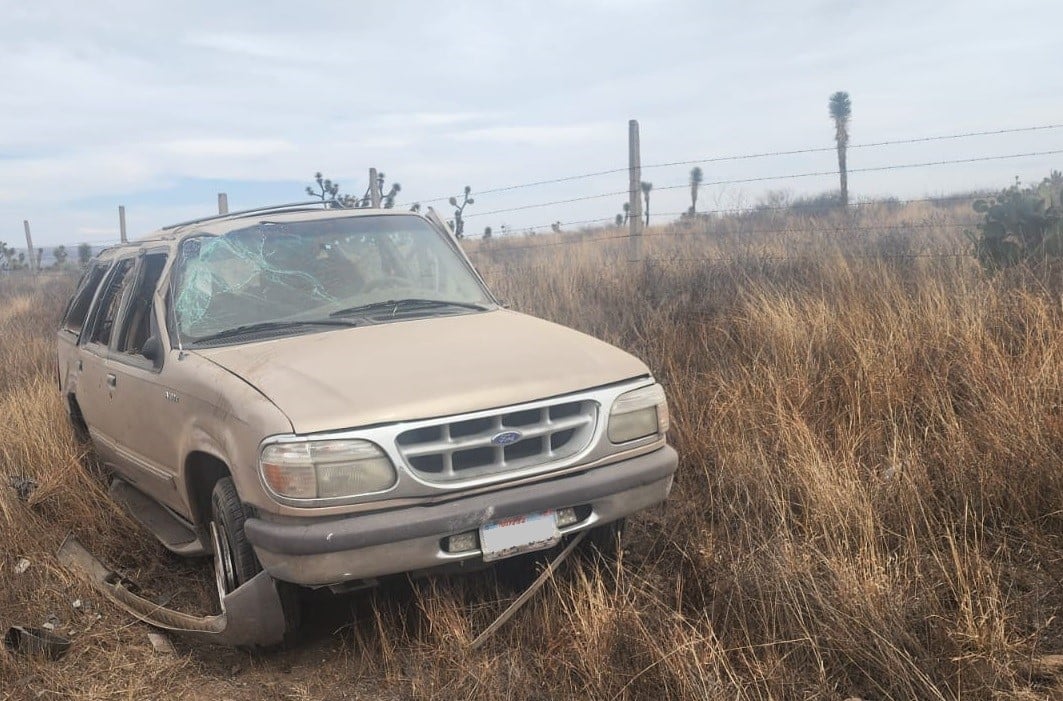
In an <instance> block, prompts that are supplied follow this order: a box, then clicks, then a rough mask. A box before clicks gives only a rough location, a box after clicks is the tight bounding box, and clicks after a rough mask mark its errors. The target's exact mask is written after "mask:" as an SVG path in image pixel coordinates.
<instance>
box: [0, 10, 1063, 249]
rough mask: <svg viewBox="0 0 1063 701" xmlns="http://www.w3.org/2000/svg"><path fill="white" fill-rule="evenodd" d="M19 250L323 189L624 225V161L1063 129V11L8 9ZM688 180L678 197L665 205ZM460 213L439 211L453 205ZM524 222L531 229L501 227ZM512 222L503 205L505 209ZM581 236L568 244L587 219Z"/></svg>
mask: <svg viewBox="0 0 1063 701" xmlns="http://www.w3.org/2000/svg"><path fill="white" fill-rule="evenodd" d="M0 17H3V18H4V21H3V22H2V23H0V240H3V241H6V242H8V243H9V244H16V245H19V246H21V245H22V244H23V242H24V237H23V224H22V222H23V220H24V219H26V220H29V221H30V223H31V226H32V230H33V235H34V242H35V243H36V244H37V245H39V246H55V245H58V244H67V245H71V244H76V243H78V242H82V241H85V242H90V243H105V242H111V241H114V240H116V239H117V236H118V233H117V232H118V213H117V208H118V205H120V204H122V205H125V207H126V210H127V220H128V225H129V231H130V235H131V237H136V236H139V235H143V234H146V233H149V232H150V231H152V230H154V229H156V228H158V227H160V226H164V225H167V224H170V223H174V222H176V221H181V220H185V219H189V218H192V217H197V216H205V215H209V214H211V213H213V212H214V211H216V207H217V193H218V192H226V193H228V197H229V203H230V208H231V209H233V210H238V209H245V208H250V207H256V206H261V205H267V204H275V203H280V202H293V201H300V200H304V199H306V195H305V192H304V188H305V187H306V185H308V184H310V182H311V181H312V179H313V175H314V173H315V172H316V171H321V172H323V173H324V174H325V175H326V176H328V177H330V178H332V179H334V180H336V181H338V182H339V183H340V184H341V187H342V189H343V190H344V191H346V192H352V193H357V194H361V193H362V192H363V191H364V190H365V187H366V184H367V179H368V175H367V172H368V168H369V167H377V168H379V169H380V170H382V171H384V172H385V173H386V175H387V177H388V181H389V182H391V181H398V182H400V183H401V185H402V192H401V194H400V196H399V202H400V203H402V204H406V205H408V203H410V202H413V201H420V202H427V201H430V200H434V199H436V198H441V197H446V196H448V195H451V194H457V193H458V192H460V191H461V189H462V188H463V187H464V186H465V185H469V186H471V187H472V190H473V196H474V198H475V200H476V201H475V204H473V205H471V206H469V207H468V208H467V209H466V212H465V214H466V217H467V227H466V228H467V233H478V232H481V231H482V230H483V227H485V226H491V227H492V228H493V230H494V231H495V232H496V233H497V232H499V231H500V230H501V228H502V226H503V225H505V226H506V228H507V229H508V230H510V231H519V230H522V229H525V228H527V227H532V226H547V227H548V226H549V224H550V223H551V222H555V221H560V222H562V223H565V224H567V223H568V222H579V221H583V220H589V219H596V218H603V219H604V218H612V217H613V216H614V215H615V214H616V213H618V212H620V211H621V207H622V204H623V202H624V201H625V196H624V195H622V194H616V195H607V196H605V197H598V198H593V199H584V200H580V201H577V202H570V203H566V204H554V205H549V206H530V205H539V204H541V203H546V202H556V201H558V200H567V199H575V198H580V197H586V196H591V195H598V194H604V193H620V192H623V191H624V190H626V188H627V174H626V173H625V172H620V173H612V174H608V175H601V176H597V177H591V178H581V179H576V180H569V181H565V182H561V183H556V184H553V185H548V186H535V187H527V188H519V189H515V190H510V191H507V192H503V193H493V194H492V193H485V194H483V195H480V196H477V194H476V193H477V192H482V191H486V190H491V189H495V188H500V187H505V186H509V185H515V184H522V183H528V182H534V181H539V180H547V179H554V178H563V177H567V176H571V175H579V174H584V173H589V172H597V171H601V170H609V169H615V168H624V167H625V166H626V165H627V124H628V120H629V119H638V120H639V122H640V126H641V142H642V154H641V157H642V162H643V164H645V165H647V166H653V165H655V164H660V163H670V162H675V161H694V160H698V159H706V160H707V159H711V158H718V157H721V156H729V155H744V154H754V153H763V152H769V151H778V150H791V149H803V148H815V147H831V146H832V145H833V136H834V128H833V125H832V123H831V121H830V118H829V116H828V113H827V100H828V97H829V96H830V94H831V93H833V92H835V91H837V90H845V91H848V92H849V94H850V96H851V99H852V103H853V117H852V123H851V127H850V131H851V143H852V144H854V145H856V144H861V143H869V142H878V141H884V140H896V139H909V138H918V137H925V136H938V135H948V134H956V133H963V132H969V131H987V130H999V129H1013V128H1022V127H1030V126H1041V125H1053V124H1057V123H1061V124H1063V71H1061V70H1060V65H1061V63H1060V58H1059V51H1058V48H1059V40H1058V27H1059V26H1061V25H1063V3H1058V2H1048V1H1046V2H1024V1H1022V0H1018V1H1016V2H1010V3H1001V2H981V1H977V0H964V1H963V2H954V1H952V0H938V1H936V2H933V3H928V2H886V1H874V2H871V1H864V0H850V1H843V0H817V1H812V0H809V1H799V0H779V1H772V2H767V1H764V2H756V1H750V2H745V3H734V2H715V1H712V2H710V1H708V0H689V1H688V0H675V1H672V0H667V1H661V2H653V1H651V0H642V1H640V2H636V1H634V0H584V1H583V2H579V3H576V2H571V0H569V1H562V0H534V1H530V2H524V1H519V2H518V1H502V0H494V1H491V2H487V1H484V2H473V1H464V0H447V1H446V2H431V1H428V0H424V1H416V2H414V1H411V2H404V1H402V0H396V1H395V2H391V3H363V2H358V3H352V2H346V3H329V2H321V3H311V4H307V3H294V2H290V1H286V2H271V1H269V0H256V1H255V2H250V1H246V0H236V1H233V2H228V3H217V2H201V1H199V0H187V1H182V2H180V3H175V2H172V1H169V2H156V1H154V0H141V1H139V2H136V3H132V2H103V1H94V0H82V1H81V2H78V3H70V2H68V1H64V2H56V1H52V0H36V1H35V2H32V3H29V2H25V1H24V0H0ZM1049 150H1061V151H1063V129H1045V130H1039V131H1029V132H1020V133H1012V134H1001V135H996V136H983V137H978V138H974V137H972V138H965V139H955V140H948V141H936V142H929V143H922V144H912V145H908V146H894V147H881V148H866V149H859V148H857V149H852V150H851V151H850V154H849V167H850V168H851V169H859V168H875V167H879V166H884V165H896V164H907V163H924V162H929V161H939V160H952V159H964V158H976V157H983V156H997V155H1009V154H1018V153H1029V152H1035V151H1049ZM691 165H692V164H684V165H679V166H667V167H656V168H654V167H647V168H646V169H645V170H644V171H643V178H642V179H643V180H646V181H650V182H653V183H654V187H655V190H654V191H653V193H652V194H651V214H653V213H655V212H659V213H660V214H656V215H654V217H653V221H654V223H663V222H665V221H667V220H668V219H670V218H674V217H672V216H670V215H668V214H667V213H670V212H679V211H683V210H685V209H686V208H687V207H688V206H689V203H690V201H689V197H690V194H689V190H688V188H686V187H684V184H685V183H686V182H687V181H688V177H689V176H688V173H689V170H690V168H691ZM836 168H837V162H836V156H835V154H834V153H833V152H832V151H830V150H826V151H823V152H817V153H811V154H805V155H800V156H777V157H764V158H750V159H742V160H735V161H709V162H706V163H704V164H703V165H702V169H703V171H704V173H705V175H704V179H705V182H706V185H705V186H703V188H702V191H701V194H700V197H699V208H700V209H713V208H731V207H740V206H748V205H751V204H754V203H756V202H757V201H758V200H759V199H761V198H763V197H765V195H766V193H767V192H768V191H769V190H786V191H788V192H789V193H790V194H791V195H794V196H798V195H802V194H810V193H818V192H822V191H825V190H829V189H831V188H836V187H837V176H836V175H827V176H817V177H806V178H780V179H772V180H759V181H751V182H744V183H734V182H731V183H726V184H724V183H720V181H733V180H749V179H752V178H765V177H768V178H774V177H775V176H787V175H792V174H795V173H805V172H814V171H831V170H834V169H836ZM1052 168H1057V169H1063V154H1055V155H1048V156H1038V157H1026V158H1019V159H1010V160H996V161H982V162H976V163H967V164H953V165H945V166H935V167H925V168H911V169H899V170H892V171H869V172H853V173H852V174H851V176H850V185H849V186H850V192H851V196H852V197H854V198H861V197H877V196H886V195H889V196H896V197H901V198H905V197H921V196H926V195H936V194H944V193H950V192H955V191H960V190H970V189H973V188H994V189H996V188H1002V187H1004V186H1006V185H1008V184H1010V183H1011V182H1014V180H1015V178H1016V177H1019V178H1020V179H1021V180H1023V181H1026V182H1034V181H1039V180H1040V179H1041V178H1042V177H1043V176H1045V175H1047V174H1048V172H1049V170H1050V169H1052ZM665 188H672V189H665ZM436 206H439V207H441V208H442V209H443V210H444V211H447V210H449V208H448V207H447V206H446V204H445V201H444V202H442V203H436ZM518 207H522V208H523V207H526V208H524V209H516V210H515V211H507V212H497V210H506V209H512V208H518ZM492 212H497V213H492ZM566 228H575V227H574V226H568V227H566Z"/></svg>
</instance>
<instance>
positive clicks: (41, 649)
mask: <svg viewBox="0 0 1063 701" xmlns="http://www.w3.org/2000/svg"><path fill="white" fill-rule="evenodd" d="M4 644H5V645H6V646H7V647H8V649H10V650H12V651H13V652H20V653H23V654H27V655H44V656H45V657H47V658H48V659H51V660H58V659H59V658H60V657H62V656H63V655H65V654H66V652H67V650H69V649H70V641H69V640H67V639H66V638H64V637H62V636H60V635H56V634H55V633H53V632H51V631H50V630H47V629H45V628H27V627H23V626H11V628H9V629H8V631H7V635H5V636H4Z"/></svg>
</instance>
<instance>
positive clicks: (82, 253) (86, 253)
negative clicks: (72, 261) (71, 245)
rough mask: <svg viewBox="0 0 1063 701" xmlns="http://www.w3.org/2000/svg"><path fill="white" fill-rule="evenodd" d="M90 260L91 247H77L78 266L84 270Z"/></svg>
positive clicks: (85, 244)
mask: <svg viewBox="0 0 1063 701" xmlns="http://www.w3.org/2000/svg"><path fill="white" fill-rule="evenodd" d="M90 260H92V246H90V245H88V244H87V243H83V244H81V245H80V246H78V265H80V266H81V267H82V268H84V267H85V266H86V265H88V264H89V261H90Z"/></svg>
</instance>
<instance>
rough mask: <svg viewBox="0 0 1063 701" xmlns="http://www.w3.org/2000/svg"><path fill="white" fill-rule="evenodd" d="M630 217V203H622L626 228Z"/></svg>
mask: <svg viewBox="0 0 1063 701" xmlns="http://www.w3.org/2000/svg"><path fill="white" fill-rule="evenodd" d="M630 217H631V203H630V202H625V203H624V226H627V220H628V218H630Z"/></svg>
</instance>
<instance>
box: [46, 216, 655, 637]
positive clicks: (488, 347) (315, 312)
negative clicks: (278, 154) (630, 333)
mask: <svg viewBox="0 0 1063 701" xmlns="http://www.w3.org/2000/svg"><path fill="white" fill-rule="evenodd" d="M58 348H59V350H58V355H59V382H60V389H61V392H62V396H63V399H64V401H65V402H66V403H67V405H68V407H69V412H70V417H71V420H72V422H73V423H74V426H75V428H76V429H77V430H78V431H79V432H80V433H81V435H83V436H84V437H86V438H90V439H91V441H92V443H93V444H94V445H95V448H96V450H97V452H98V454H99V456H100V458H101V459H102V460H103V461H104V462H105V463H106V464H107V465H108V466H109V467H110V468H111V469H112V470H113V472H114V475H115V480H114V482H113V484H112V488H111V493H112V495H113V496H114V497H115V498H116V499H117V500H119V501H120V502H122V503H123V504H125V505H126V506H127V507H128V508H130V510H131V511H132V512H133V513H134V514H135V515H136V516H137V517H138V518H139V519H140V520H141V521H142V522H143V523H144V524H146V525H147V526H148V527H149V528H150V529H151V530H152V531H153V532H154V533H155V534H156V535H157V536H158V538H159V539H160V540H161V541H162V542H163V543H164V544H165V545H166V546H167V547H168V548H169V549H170V550H172V551H173V552H175V553H179V554H183V555H189V556H194V555H213V557H214V558H215V562H216V565H217V571H218V580H219V586H220V588H221V595H222V597H223V598H224V597H226V596H227V595H228V594H232V593H234V592H238V591H241V590H242V589H243V588H244V585H248V588H251V587H252V584H253V586H254V587H255V588H256V589H257V591H256V594H255V597H256V601H257V602H258V603H256V604H255V606H256V607H258V608H257V609H256V610H258V609H261V608H262V607H266V608H268V607H270V606H273V607H275V608H277V609H278V610H283V611H284V614H285V618H284V620H283V623H278V624H277V625H273V626H272V627H271V626H269V625H264V624H261V622H260V621H259V622H253V625H251V626H250V627H251V628H252V630H251V631H250V632H248V631H244V632H242V633H241V634H239V635H236V636H230V637H229V638H228V639H225V641H227V642H234V641H235V642H241V643H247V642H256V643H271V642H276V641H277V639H278V637H279V636H280V635H281V634H282V633H283V632H284V631H283V630H279V629H280V628H289V629H290V628H291V627H292V626H293V625H294V621H295V618H294V617H293V615H292V614H293V611H292V610H291V608H292V607H293V605H292V604H291V603H289V602H290V601H291V600H292V599H291V597H288V596H286V595H285V593H286V592H287V591H288V590H289V589H290V587H291V585H301V586H307V587H331V588H333V589H335V590H345V589H351V588H356V587H359V586H364V585H367V584H372V583H374V582H375V581H376V579H377V578H379V577H382V576H384V575H390V574H396V573H410V572H415V573H421V572H424V571H431V570H434V569H435V568H439V567H440V566H446V565H451V566H457V567H459V568H465V569H476V567H477V566H478V565H479V566H482V565H483V563H489V562H491V561H494V560H499V559H501V558H505V557H509V556H512V555H515V554H518V553H522V552H525V551H529V550H536V549H544V548H548V547H551V546H554V545H556V544H557V543H558V542H559V541H560V540H561V539H563V538H565V537H566V536H568V535H569V534H572V533H576V532H578V531H582V530H586V529H591V534H590V537H589V538H588V541H591V542H596V543H597V544H598V546H599V547H605V546H606V545H608V544H609V543H611V542H612V543H615V542H616V539H617V538H618V532H619V528H618V525H619V524H620V523H622V519H623V518H624V517H625V516H628V515H629V514H632V513H634V512H636V511H639V510H641V509H645V508H647V507H649V506H652V505H654V504H657V503H659V502H661V501H663V500H664V499H665V498H666V497H667V495H668V493H669V490H670V488H671V484H672V476H673V473H674V471H675V468H676V454H675V451H674V450H672V449H671V448H670V447H669V446H668V445H667V444H666V438H665V433H666V431H667V429H668V409H667V404H666V402H665V395H664V391H663V390H662V389H661V386H660V385H659V384H657V383H656V382H655V381H654V379H653V377H652V376H651V375H650V373H649V371H648V370H647V368H646V366H645V365H644V364H643V363H642V362H640V361H639V360H637V359H636V358H634V357H632V356H631V355H629V354H627V353H625V352H623V351H620V350H618V349H617V348H614V347H613V346H610V345H608V344H606V343H603V342H601V341H598V340H596V339H593V338H591V337H589V336H586V335H584V334H581V333H578V332H576V331H573V330H571V329H568V328H565V327H563V326H558V325H556V324H552V323H548V322H546V321H542V320H540V319H536V318H533V317H530V316H526V315H524V314H519V313H516V312H513V311H509V310H507V309H505V308H503V307H502V306H501V305H500V304H499V303H498V301H497V300H496V299H495V298H494V297H493V296H492V295H491V293H490V292H489V291H488V289H487V288H486V286H485V285H484V283H483V280H482V279H481V278H480V277H479V275H478V274H477V273H476V271H475V270H474V268H473V266H472V265H471V264H470V262H469V260H468V259H467V258H466V256H465V255H464V253H463V252H462V250H461V248H460V247H459V245H458V244H457V242H456V241H455V240H454V238H453V236H452V234H451V233H450V231H449V229H448V228H447V227H446V226H445V225H444V224H443V223H442V222H441V221H440V220H439V218H438V217H437V216H435V214H434V213H431V212H430V213H429V215H428V216H422V215H420V214H414V213H407V212H395V211H392V210H386V211H385V210H342V209H322V208H320V207H317V208H312V207H309V206H298V205H290V206H285V207H276V208H271V209H263V210H254V211H249V212H242V213H237V214H233V215H225V216H218V217H212V218H208V219H202V220H197V221H194V222H189V223H185V224H180V225H176V226H173V227H168V228H166V229H162V230H160V231H158V232H156V233H154V234H152V235H150V236H148V237H147V238H144V239H142V240H139V241H136V242H133V243H129V244H124V245H120V246H117V247H114V248H110V249H107V250H105V251H103V252H102V253H100V254H99V255H98V256H96V257H95V258H94V259H93V260H92V261H91V263H90V264H89V267H88V270H87V272H86V273H85V275H84V277H83V279H82V281H81V283H80V284H79V286H78V289H77V291H76V293H75V294H74V296H73V298H72V299H71V301H70V304H69V306H68V309H67V312H66V314H65V318H64V320H63V323H62V327H61V329H60V330H59V343H58ZM263 602H265V603H263ZM223 603H224V602H223ZM256 626H257V627H256ZM222 638H223V639H224V636H222Z"/></svg>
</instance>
